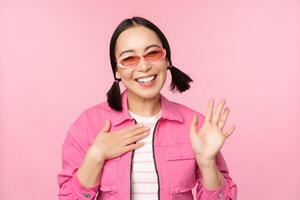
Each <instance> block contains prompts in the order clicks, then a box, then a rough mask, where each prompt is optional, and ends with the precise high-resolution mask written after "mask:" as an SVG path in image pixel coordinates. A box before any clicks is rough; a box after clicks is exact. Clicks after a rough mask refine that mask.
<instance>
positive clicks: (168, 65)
mask: <svg viewBox="0 0 300 200" xmlns="http://www.w3.org/2000/svg"><path fill="white" fill-rule="evenodd" d="M167 67H170V61H169V59H168V58H167Z"/></svg>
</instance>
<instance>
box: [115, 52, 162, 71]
mask: <svg viewBox="0 0 300 200" xmlns="http://www.w3.org/2000/svg"><path fill="white" fill-rule="evenodd" d="M156 49H161V50H162V51H163V54H164V55H163V56H162V58H161V59H159V60H156V61H153V62H149V61H147V60H146V59H145V58H144V56H145V55H146V54H147V53H149V52H151V51H152V50H151V51H147V52H145V53H144V54H143V55H142V56H138V55H135V56H138V57H139V58H140V60H139V62H138V63H137V64H136V65H134V66H132V67H126V66H124V65H122V64H121V60H122V59H124V58H119V59H118V61H117V65H118V66H119V67H121V68H124V69H134V68H136V67H137V66H138V64H139V63H140V62H141V59H144V60H145V62H146V63H155V62H158V61H161V60H162V59H164V58H165V57H166V55H167V51H166V49H165V48H163V47H157V48H155V49H153V50H156Z"/></svg>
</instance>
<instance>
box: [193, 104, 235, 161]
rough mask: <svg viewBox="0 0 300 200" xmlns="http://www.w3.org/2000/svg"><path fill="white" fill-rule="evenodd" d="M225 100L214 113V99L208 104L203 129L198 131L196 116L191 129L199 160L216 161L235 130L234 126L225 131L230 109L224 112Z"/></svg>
mask: <svg viewBox="0 0 300 200" xmlns="http://www.w3.org/2000/svg"><path fill="white" fill-rule="evenodd" d="M224 104H225V99H222V100H221V101H220V103H219V105H218V107H217V109H216V110H215V111H214V112H213V107H214V99H213V98H211V99H210V100H209V102H208V107H207V113H206V115H205V120H204V122H203V125H202V127H201V128H200V130H198V128H197V127H198V117H197V115H195V116H194V118H193V120H192V123H191V128H190V140H191V144H192V148H193V150H194V153H195V155H196V156H197V158H198V159H204V160H214V159H215V158H216V155H217V153H218V152H219V151H220V149H221V148H222V147H223V145H224V142H225V139H227V138H228V137H229V136H230V135H231V134H232V133H233V131H234V130H235V126H232V127H231V128H229V129H228V130H227V131H223V128H224V126H225V123H226V120H227V117H228V114H229V108H228V107H226V108H225V110H224V111H223V107H224Z"/></svg>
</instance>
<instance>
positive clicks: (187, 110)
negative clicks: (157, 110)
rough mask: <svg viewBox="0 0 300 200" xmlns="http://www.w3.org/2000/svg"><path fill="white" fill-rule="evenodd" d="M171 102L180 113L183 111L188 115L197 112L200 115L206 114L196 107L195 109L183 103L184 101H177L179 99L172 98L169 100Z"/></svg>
mask: <svg viewBox="0 0 300 200" xmlns="http://www.w3.org/2000/svg"><path fill="white" fill-rule="evenodd" d="M169 102H170V103H171V104H172V107H173V109H174V110H177V111H179V112H180V113H182V114H184V115H187V114H188V115H194V114H197V115H199V116H200V117H203V116H204V115H203V114H202V113H201V112H200V111H197V110H196V109H194V108H193V107H191V106H188V105H186V104H183V103H180V102H177V101H171V100H169Z"/></svg>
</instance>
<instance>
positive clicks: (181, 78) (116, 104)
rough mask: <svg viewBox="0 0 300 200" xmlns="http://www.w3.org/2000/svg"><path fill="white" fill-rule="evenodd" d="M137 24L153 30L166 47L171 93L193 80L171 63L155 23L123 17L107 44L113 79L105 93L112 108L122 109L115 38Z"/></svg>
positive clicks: (168, 48) (163, 43)
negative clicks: (117, 75)
mask: <svg viewBox="0 0 300 200" xmlns="http://www.w3.org/2000/svg"><path fill="white" fill-rule="evenodd" d="M139 25H141V26H144V27H146V28H149V29H151V30H152V31H154V32H155V33H156V34H157V36H158V37H159V39H160V41H161V43H162V45H163V47H164V48H165V49H166V52H167V54H166V57H167V59H168V60H169V62H170V66H169V67H168V69H169V70H170V72H171V76H172V81H171V84H170V90H171V91H172V92H173V93H174V92H175V91H179V92H180V93H181V92H184V91H186V90H188V89H189V88H190V82H192V81H193V80H192V79H191V78H190V77H189V76H188V75H187V74H185V73H183V72H182V71H180V70H179V69H178V68H176V67H174V66H173V65H172V60H171V50H170V46H169V43H168V40H167V38H166V37H165V35H164V34H163V33H162V32H161V30H160V29H159V28H158V27H157V26H156V25H155V24H153V23H152V22H150V21H149V20H147V19H145V18H142V17H137V16H136V17H132V18H131V19H125V20H123V21H122V22H121V23H120V24H119V25H118V26H117V28H116V30H115V31H114V33H113V35H112V37H111V40H110V46H109V53H110V63H111V67H112V71H113V74H114V79H115V81H114V83H113V85H112V86H111V88H110V90H109V91H108V92H107V93H106V95H107V102H108V104H109V106H110V107H111V108H112V109H114V110H117V111H122V100H121V91H120V87H119V82H120V81H121V79H117V78H116V71H117V62H116V57H115V49H116V43H117V39H118V37H119V35H120V34H121V33H122V32H123V31H125V30H126V29H128V28H130V27H133V26H139Z"/></svg>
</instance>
